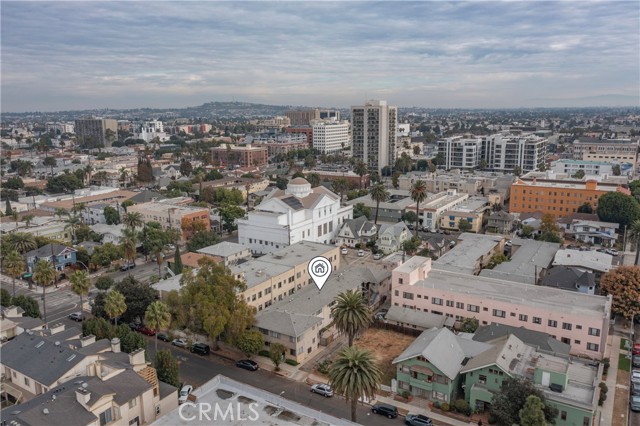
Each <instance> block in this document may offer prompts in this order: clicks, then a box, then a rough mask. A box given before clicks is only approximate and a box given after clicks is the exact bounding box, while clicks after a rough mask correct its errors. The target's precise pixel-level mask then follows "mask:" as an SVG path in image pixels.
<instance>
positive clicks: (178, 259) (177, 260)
mask: <svg viewBox="0 0 640 426" xmlns="http://www.w3.org/2000/svg"><path fill="white" fill-rule="evenodd" d="M182 269H183V266H182V256H180V247H178V246H176V252H175V253H174V255H173V273H174V274H176V275H178V274H181V273H182Z"/></svg>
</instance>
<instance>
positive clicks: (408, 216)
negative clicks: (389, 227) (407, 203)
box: [402, 211, 418, 226]
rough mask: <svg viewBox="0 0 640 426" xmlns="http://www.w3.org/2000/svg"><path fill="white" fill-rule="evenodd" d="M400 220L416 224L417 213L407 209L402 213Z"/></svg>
mask: <svg viewBox="0 0 640 426" xmlns="http://www.w3.org/2000/svg"><path fill="white" fill-rule="evenodd" d="M402 220H403V221H404V222H405V223H415V225H416V226H418V215H417V214H416V213H415V212H413V211H408V212H406V213H405V214H403V215H402Z"/></svg>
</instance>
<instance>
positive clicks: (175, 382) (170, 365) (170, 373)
mask: <svg viewBox="0 0 640 426" xmlns="http://www.w3.org/2000/svg"><path fill="white" fill-rule="evenodd" d="M155 366H156V370H157V372H158V380H160V381H161V382H164V383H168V384H170V385H171V386H173V387H176V388H180V366H179V365H178V361H177V360H176V359H175V358H174V357H173V355H172V354H171V351H170V350H169V349H163V350H161V351H159V352H156V363H155Z"/></svg>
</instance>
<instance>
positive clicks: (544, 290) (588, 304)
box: [391, 256, 611, 359]
mask: <svg viewBox="0 0 640 426" xmlns="http://www.w3.org/2000/svg"><path fill="white" fill-rule="evenodd" d="M391 280H392V283H391V286H392V289H391V303H392V304H393V305H394V306H402V307H405V308H408V309H417V310H420V311H424V312H429V313H432V314H437V315H446V316H449V317H454V318H456V319H458V320H462V319H464V318H477V319H478V321H479V322H480V325H486V324H491V323H498V324H505V325H510V326H515V327H524V328H526V329H529V330H535V331H541V332H545V333H548V334H550V335H551V336H553V337H554V338H556V339H558V340H561V341H563V342H565V343H568V344H570V345H571V354H573V355H579V356H585V357H589V358H594V359H602V357H603V355H604V350H605V347H606V342H607V337H608V333H609V318H610V315H611V299H610V298H609V297H604V296H593V295H588V294H583V293H578V292H572V291H566V290H560V289H556V288H551V287H544V286H536V285H531V284H523V283H518V282H512V281H506V280H502V279H494V278H488V277H481V276H477V275H470V274H465V273H461V272H454V271H444V270H439V269H436V268H433V269H432V268H431V259H429V258H425V257H420V256H414V257H412V258H411V259H409V260H408V261H407V262H405V263H404V264H402V265H400V266H398V267H397V268H396V269H394V270H393V273H392V277H391ZM407 325H409V326H410V324H407Z"/></svg>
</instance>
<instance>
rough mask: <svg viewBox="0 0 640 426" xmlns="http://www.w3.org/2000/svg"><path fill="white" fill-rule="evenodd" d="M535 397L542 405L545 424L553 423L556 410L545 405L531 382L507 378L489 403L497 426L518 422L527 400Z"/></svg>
mask: <svg viewBox="0 0 640 426" xmlns="http://www.w3.org/2000/svg"><path fill="white" fill-rule="evenodd" d="M531 395H535V396H537V397H538V398H540V401H542V403H543V404H544V418H545V420H546V421H547V423H555V418H556V417H557V416H558V410H557V409H556V408H553V407H552V406H550V405H547V403H546V399H545V397H544V394H543V393H542V391H540V390H538V389H536V387H535V386H534V384H533V382H530V381H527V380H521V379H518V378H507V379H505V380H504V381H503V382H502V387H501V389H500V391H499V392H498V393H495V394H494V396H493V399H492V401H491V410H490V413H491V415H492V416H493V418H494V419H496V424H497V425H498V426H512V425H514V424H518V423H519V422H520V416H519V413H520V410H521V409H523V408H524V406H525V404H526V402H527V398H528V397H529V396H531Z"/></svg>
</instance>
